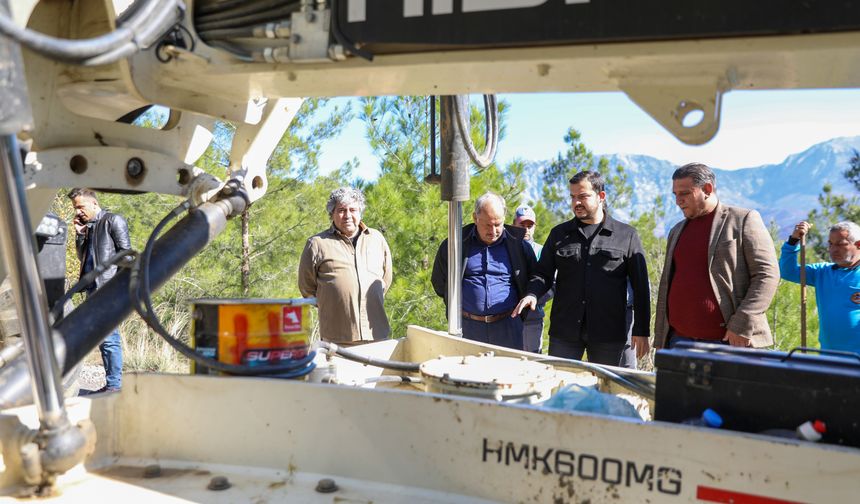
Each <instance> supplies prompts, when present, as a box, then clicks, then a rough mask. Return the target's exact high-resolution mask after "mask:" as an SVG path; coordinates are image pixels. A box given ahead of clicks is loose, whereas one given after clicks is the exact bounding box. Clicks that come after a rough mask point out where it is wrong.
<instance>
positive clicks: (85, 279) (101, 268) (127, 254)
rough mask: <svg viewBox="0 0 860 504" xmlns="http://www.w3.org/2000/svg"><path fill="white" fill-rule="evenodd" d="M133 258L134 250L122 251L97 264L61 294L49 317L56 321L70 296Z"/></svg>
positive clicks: (135, 255) (134, 255)
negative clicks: (114, 267) (124, 261)
mask: <svg viewBox="0 0 860 504" xmlns="http://www.w3.org/2000/svg"><path fill="white" fill-rule="evenodd" d="M135 257H137V252H135V251H134V250H122V251H120V252H117V253H116V254H114V255H112V256H110V258H109V259H108V260H107V261H105V262H104V263H103V264H99V265H98V266H96V268H95V269H93V270H92V271H89V272H88V273H87V274H86V275H84V276H82V277H81V278H80V280H78V282H77V283H76V284H75V285H74V286H72V288H71V289H69V290H68V291H66V293H65V294H63V297H61V298H60V299H59V300H58V301H57V302H56V303H54V309H53V310H51V317H53V319H54V320H58V319H59V318H60V315H61V314H62V313H63V307H64V306H65V305H66V302H68V301H69V300H70V299H72V296H74V295H75V294H77V293H78V292H80V291H81V290H83V288H84V287H86V286H88V285H89V284H91V283H93V282H95V280H96V278H97V277H98V276H99V275H101V274H102V273H104V272H105V271H107V269H108V268H110V267H111V266H113V265H115V264H119V262H120V261H122V260H124V259H125V260H127V261H129V262H131V261H133V260H134V259H135ZM126 258H128V259H126Z"/></svg>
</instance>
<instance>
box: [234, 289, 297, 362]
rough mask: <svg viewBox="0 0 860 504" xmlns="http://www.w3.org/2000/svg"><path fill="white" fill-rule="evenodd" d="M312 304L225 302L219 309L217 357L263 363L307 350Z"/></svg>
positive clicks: (282, 359)
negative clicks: (310, 307)
mask: <svg viewBox="0 0 860 504" xmlns="http://www.w3.org/2000/svg"><path fill="white" fill-rule="evenodd" d="M308 306H309V305H298V306H293V305H283V304H225V305H221V306H220V307H219V309H218V360H220V361H221V362H225V363H228V364H246V365H252V366H253V365H262V364H266V363H278V362H280V361H285V360H290V359H301V358H302V357H305V356H306V355H307V353H308V343H309V335H310V327H309V326H310V317H309V315H308Z"/></svg>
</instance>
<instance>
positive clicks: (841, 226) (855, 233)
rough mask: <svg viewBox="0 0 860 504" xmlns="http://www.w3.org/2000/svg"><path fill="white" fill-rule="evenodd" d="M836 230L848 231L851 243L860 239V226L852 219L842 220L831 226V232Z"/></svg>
mask: <svg viewBox="0 0 860 504" xmlns="http://www.w3.org/2000/svg"><path fill="white" fill-rule="evenodd" d="M834 231H837V232H842V231H848V240H849V241H850V242H851V243H857V242H858V241H860V226H858V225H857V224H855V223H853V222H851V221H842V222H838V223H836V224H834V225H833V226H831V227H830V232H831V233H832V232H834Z"/></svg>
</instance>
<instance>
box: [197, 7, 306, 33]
mask: <svg viewBox="0 0 860 504" xmlns="http://www.w3.org/2000/svg"><path fill="white" fill-rule="evenodd" d="M296 10H297V9H296V7H295V6H293V5H288V6H285V7H280V8H278V9H272V10H270V11H268V12H260V13H257V14H249V15H247V16H241V17H237V18H233V19H225V20H223V21H208V22H205V23H195V25H194V28H195V29H196V30H197V31H206V30H215V29H220V28H241V27H244V26H252V25H256V24H260V23H268V22H276V21H280V20H282V19H286V18H288V17H289V16H290V15H291V14H292V13H293V12H296Z"/></svg>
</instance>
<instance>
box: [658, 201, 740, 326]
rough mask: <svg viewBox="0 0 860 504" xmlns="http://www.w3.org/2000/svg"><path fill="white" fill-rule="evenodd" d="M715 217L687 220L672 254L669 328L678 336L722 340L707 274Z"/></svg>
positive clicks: (714, 297)
mask: <svg viewBox="0 0 860 504" xmlns="http://www.w3.org/2000/svg"><path fill="white" fill-rule="evenodd" d="M714 214H716V212H713V211H712V212H711V213H709V214H707V215H704V216H702V217H699V218H697V219H692V220H690V221H687V225H686V226H684V229H683V230H682V231H681V236H679V237H678V243H677V244H676V245H675V251H674V253H673V254H672V262H673V264H674V272H673V273H672V282H671V284H670V285H669V306H668V309H669V325H670V326H671V327H672V329H674V330H675V333H676V334H677V335H678V336H684V337H687V338H695V339H703V340H721V339H723V338H724V337H725V335H726V328H725V320H723V314H722V313H721V312H720V306H719V305H718V304H717V297H716V296H715V295H714V290H713V288H712V287H711V279H710V274H709V272H708V244H709V241H710V237H711V226H712V225H713V223H714Z"/></svg>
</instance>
